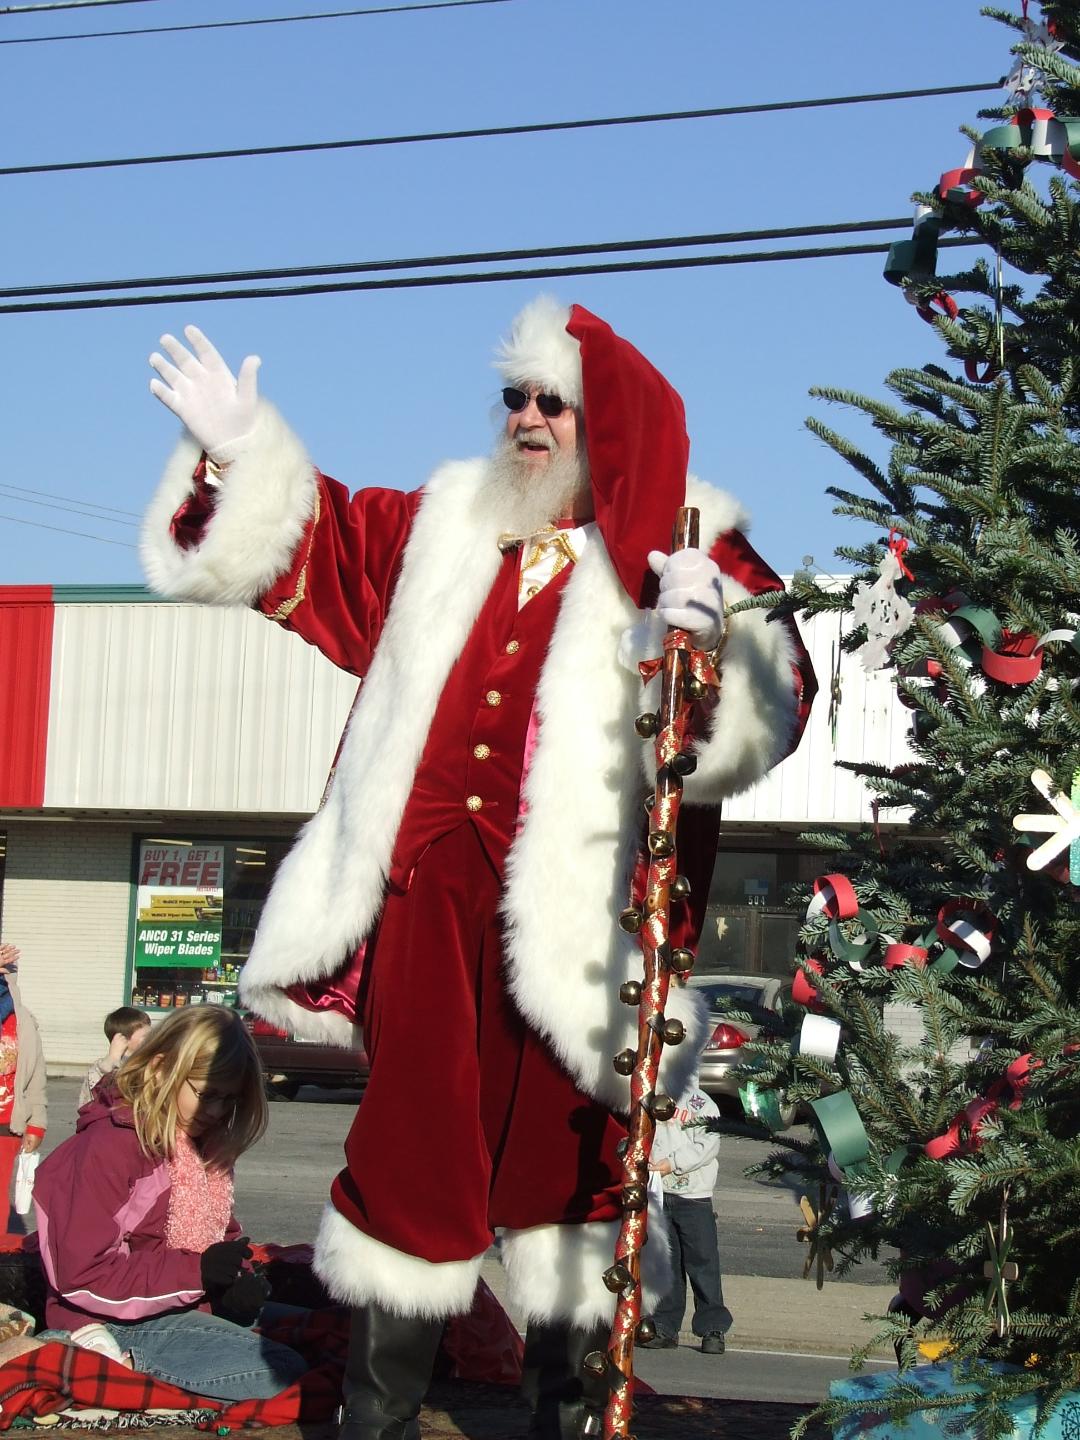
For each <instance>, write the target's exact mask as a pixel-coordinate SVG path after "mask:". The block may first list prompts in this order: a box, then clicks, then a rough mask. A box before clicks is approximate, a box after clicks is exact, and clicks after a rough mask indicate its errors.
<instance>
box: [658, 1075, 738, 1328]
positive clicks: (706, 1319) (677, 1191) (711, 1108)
mask: <svg viewBox="0 0 1080 1440" xmlns="http://www.w3.org/2000/svg"><path fill="white" fill-rule="evenodd" d="M719 1114H720V1112H719V1110H718V1109H717V1108H716V1103H715V1101H713V1100H711V1099H710V1098H709V1096H708V1095H706V1094H705V1092H704V1091H703V1090H702V1089H701V1088H700V1086H699V1084H698V1079H697V1076H696V1075H695V1076H694V1077H693V1078H692V1079H691V1081H690V1083H689V1085H688V1086H687V1087H686V1089H685V1090H684V1091H683V1093H682V1094H681V1095H680V1096H679V1098H678V1100H677V1101H676V1108H675V1114H674V1115H673V1116H672V1118H671V1119H670V1120H664V1121H662V1122H661V1123H660V1124H658V1125H657V1127H656V1135H655V1138H654V1139H653V1147H652V1158H651V1160H650V1162H649V1168H650V1170H652V1171H653V1173H654V1174H658V1175H660V1176H661V1177H662V1179H663V1186H664V1210H665V1212H666V1214H667V1216H668V1219H669V1221H670V1229H671V1262H672V1280H671V1286H670V1288H669V1289H668V1292H667V1294H666V1295H665V1296H664V1298H663V1299H662V1300H661V1301H660V1303H659V1305H658V1306H657V1307H656V1312H655V1314H654V1316H653V1320H654V1323H655V1325H656V1336H655V1338H654V1339H653V1340H650V1341H639V1342H638V1343H639V1344H644V1345H646V1346H647V1347H648V1348H650V1349H660V1350H672V1349H674V1348H675V1347H676V1346H677V1345H678V1343H679V1338H678V1337H679V1330H680V1329H681V1327H682V1321H683V1313H684V1311H685V1309H686V1280H687V1276H689V1278H690V1286H691V1289H692V1290H693V1292H694V1320H693V1330H694V1334H695V1335H698V1336H700V1337H701V1349H702V1352H703V1353H704V1354H706V1355H722V1354H723V1353H724V1349H725V1341H724V1334H725V1331H727V1330H728V1329H730V1327H731V1323H732V1317H731V1311H730V1310H729V1309H728V1308H727V1306H726V1305H725V1304H724V1290H723V1282H722V1280H721V1277H720V1248H719V1245H718V1244H717V1239H716V1216H715V1214H714V1213H713V1207H712V1197H713V1189H714V1187H715V1185H716V1176H717V1172H718V1170H719V1168H720V1167H719V1154H720V1135H719V1133H718V1132H717V1131H715V1130H713V1129H711V1128H710V1127H707V1126H706V1125H705V1124H703V1123H702V1122H703V1121H706V1120H709V1119H715V1118H716V1117H717V1116H719Z"/></svg>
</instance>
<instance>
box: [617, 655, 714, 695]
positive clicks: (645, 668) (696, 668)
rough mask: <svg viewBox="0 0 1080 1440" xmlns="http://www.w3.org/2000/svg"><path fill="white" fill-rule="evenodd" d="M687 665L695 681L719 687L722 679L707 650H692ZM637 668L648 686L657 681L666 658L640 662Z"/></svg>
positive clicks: (644, 683)
mask: <svg viewBox="0 0 1080 1440" xmlns="http://www.w3.org/2000/svg"><path fill="white" fill-rule="evenodd" d="M687 663H688V666H689V670H690V674H691V675H693V677H694V679H695V680H700V681H701V682H702V684H703V685H711V686H713V687H714V688H716V687H718V686H719V684H720V677H719V676H718V675H717V673H716V666H715V665H714V664H713V660H712V656H711V655H710V654H709V652H708V651H707V650H691V651H690V652H689V655H688V659H687ZM637 668H638V674H639V675H640V676H641V681H642V684H643V685H648V683H649V681H650V680H655V679H656V677H657V675H659V674H660V671H661V670H662V669H663V668H664V657H663V656H662V655H660V656H658V657H657V658H656V659H655V660H639V661H638V667H637Z"/></svg>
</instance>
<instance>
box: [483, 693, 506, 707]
mask: <svg viewBox="0 0 1080 1440" xmlns="http://www.w3.org/2000/svg"><path fill="white" fill-rule="evenodd" d="M484 699H485V700H486V701H487V703H488V704H489V705H490V706H491V708H492V709H494V708H495V706H496V705H501V704H502V696H501V695H500V694H499V692H498V690H489V691H488V692H487V694H486V695H485V696H484Z"/></svg>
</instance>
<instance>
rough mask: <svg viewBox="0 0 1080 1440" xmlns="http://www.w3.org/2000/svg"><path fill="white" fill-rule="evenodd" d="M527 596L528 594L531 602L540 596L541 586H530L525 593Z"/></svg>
mask: <svg viewBox="0 0 1080 1440" xmlns="http://www.w3.org/2000/svg"><path fill="white" fill-rule="evenodd" d="M525 594H526V597H527V598H528V599H529V600H531V599H532V598H533V596H534V595H539V594H540V586H539V585H530V586H529V588H528V589H527V590H526V591H525Z"/></svg>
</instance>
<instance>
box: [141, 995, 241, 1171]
mask: <svg viewBox="0 0 1080 1440" xmlns="http://www.w3.org/2000/svg"><path fill="white" fill-rule="evenodd" d="M189 1080H195V1081H198V1082H206V1083H207V1084H208V1085H209V1086H211V1087H214V1088H216V1087H217V1086H228V1087H229V1088H230V1089H231V1088H233V1087H235V1089H236V1103H235V1105H234V1106H233V1108H232V1110H231V1112H228V1113H226V1114H224V1115H223V1116H222V1117H221V1120H220V1122H219V1123H218V1124H216V1125H214V1126H212V1127H208V1128H207V1130H206V1133H205V1134H204V1135H202V1136H200V1137H199V1141H198V1146H199V1150H200V1152H201V1153H202V1156H203V1158H204V1160H206V1161H207V1162H208V1163H209V1164H211V1165H213V1166H214V1167H215V1168H218V1169H228V1168H229V1167H230V1166H231V1165H233V1164H234V1162H235V1161H236V1159H237V1158H238V1156H240V1155H242V1154H243V1153H244V1151H245V1150H247V1149H248V1148H249V1147H250V1146H252V1145H254V1144H255V1142H256V1140H258V1139H259V1137H260V1136H261V1135H262V1133H263V1131H264V1130H265V1129H266V1122H267V1110H266V1091H265V1087H264V1083H263V1071H262V1065H261V1063H260V1061H259V1055H258V1051H257V1050H256V1049H255V1042H254V1041H253V1040H252V1038H251V1036H250V1035H249V1034H248V1032H247V1029H246V1028H245V1026H244V1022H243V1020H242V1019H241V1018H240V1016H239V1015H238V1014H237V1013H236V1011H235V1010H231V1009H229V1008H228V1007H227V1006H224V1005H200V1006H196V1007H194V1008H192V1009H183V1010H175V1011H174V1012H173V1013H172V1014H171V1015H169V1016H167V1017H166V1018H165V1019H164V1020H162V1022H161V1023H160V1025H155V1026H154V1028H153V1029H152V1030H151V1031H150V1034H149V1035H148V1036H147V1038H146V1039H145V1040H144V1041H143V1043H142V1045H141V1046H140V1047H139V1049H138V1050H136V1051H135V1053H134V1054H133V1055H130V1056H129V1057H128V1058H127V1059H126V1060H125V1061H124V1063H123V1064H122V1065H121V1066H120V1068H119V1070H117V1072H116V1088H117V1090H118V1091H119V1093H120V1097H121V1099H123V1100H126V1101H127V1103H128V1104H129V1105H130V1106H131V1113H132V1117H133V1118H134V1121H135V1133H136V1135H138V1137H139V1144H140V1145H141V1146H142V1149H143V1152H144V1153H145V1154H147V1155H153V1156H156V1157H159V1158H164V1159H170V1158H171V1157H172V1156H173V1154H174V1153H175V1151H176V1130H177V1124H176V1121H177V1101H178V1096H179V1093H180V1088H181V1086H182V1085H184V1084H186V1083H187V1082H188V1081H189Z"/></svg>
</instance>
